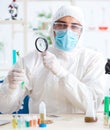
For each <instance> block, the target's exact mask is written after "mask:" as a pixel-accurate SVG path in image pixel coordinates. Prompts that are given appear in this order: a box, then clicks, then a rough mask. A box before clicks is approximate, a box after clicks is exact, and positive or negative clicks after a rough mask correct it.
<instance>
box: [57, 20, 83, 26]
mask: <svg viewBox="0 0 110 130" xmlns="http://www.w3.org/2000/svg"><path fill="white" fill-rule="evenodd" d="M57 22H58V23H66V22H64V21H61V20H60V21H55V23H57ZM71 24H74V25H79V26H82V25H81V24H79V23H71Z"/></svg>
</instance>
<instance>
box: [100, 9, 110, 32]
mask: <svg viewBox="0 0 110 130" xmlns="http://www.w3.org/2000/svg"><path fill="white" fill-rule="evenodd" d="M105 9H106V8H105V7H102V8H101V10H102V23H101V25H100V26H99V30H101V31H104V30H107V29H108V26H107V25H106V23H105V21H106V19H105V14H106V10H105Z"/></svg>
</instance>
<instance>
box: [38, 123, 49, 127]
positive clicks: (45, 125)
mask: <svg viewBox="0 0 110 130" xmlns="http://www.w3.org/2000/svg"><path fill="white" fill-rule="evenodd" d="M39 127H47V124H40V125H39Z"/></svg>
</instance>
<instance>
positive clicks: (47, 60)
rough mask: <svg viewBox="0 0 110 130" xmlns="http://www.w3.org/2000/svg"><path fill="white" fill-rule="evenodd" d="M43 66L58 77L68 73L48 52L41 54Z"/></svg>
mask: <svg viewBox="0 0 110 130" xmlns="http://www.w3.org/2000/svg"><path fill="white" fill-rule="evenodd" d="M42 57H43V63H44V66H45V67H46V68H47V69H49V70H50V71H51V72H52V73H53V74H55V75H56V76H58V77H64V76H66V75H67V73H68V71H67V70H66V69H64V68H63V66H61V65H60V63H59V61H58V59H57V58H56V56H55V55H54V54H52V53H50V52H48V51H46V52H43V53H42Z"/></svg>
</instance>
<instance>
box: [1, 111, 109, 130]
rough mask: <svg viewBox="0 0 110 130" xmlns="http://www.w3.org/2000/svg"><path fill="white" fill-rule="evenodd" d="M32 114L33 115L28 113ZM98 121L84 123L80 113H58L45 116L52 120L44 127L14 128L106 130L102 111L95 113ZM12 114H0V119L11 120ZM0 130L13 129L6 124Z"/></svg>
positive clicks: (24, 129) (31, 129) (23, 129)
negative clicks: (58, 114)
mask: <svg viewBox="0 0 110 130" xmlns="http://www.w3.org/2000/svg"><path fill="white" fill-rule="evenodd" d="M28 116H29V115H23V117H25V118H26V117H28ZM30 116H33V115H30ZM97 117H98V121H97V122H95V123H85V122H84V115H81V114H72V115H66V114H65V115H60V116H59V117H51V118H50V117H47V119H51V120H53V123H52V124H48V125H47V127H46V128H39V127H38V126H36V127H30V128H26V127H23V128H22V129H20V128H17V129H15V130H18V129H20V130H37V129H39V130H40V129H46V130H107V129H109V130H110V128H108V127H105V126H104V125H103V113H98V114H97ZM11 119H12V115H0V120H11ZM0 130H13V128H12V124H11V123H9V124H6V125H3V126H0Z"/></svg>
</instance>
